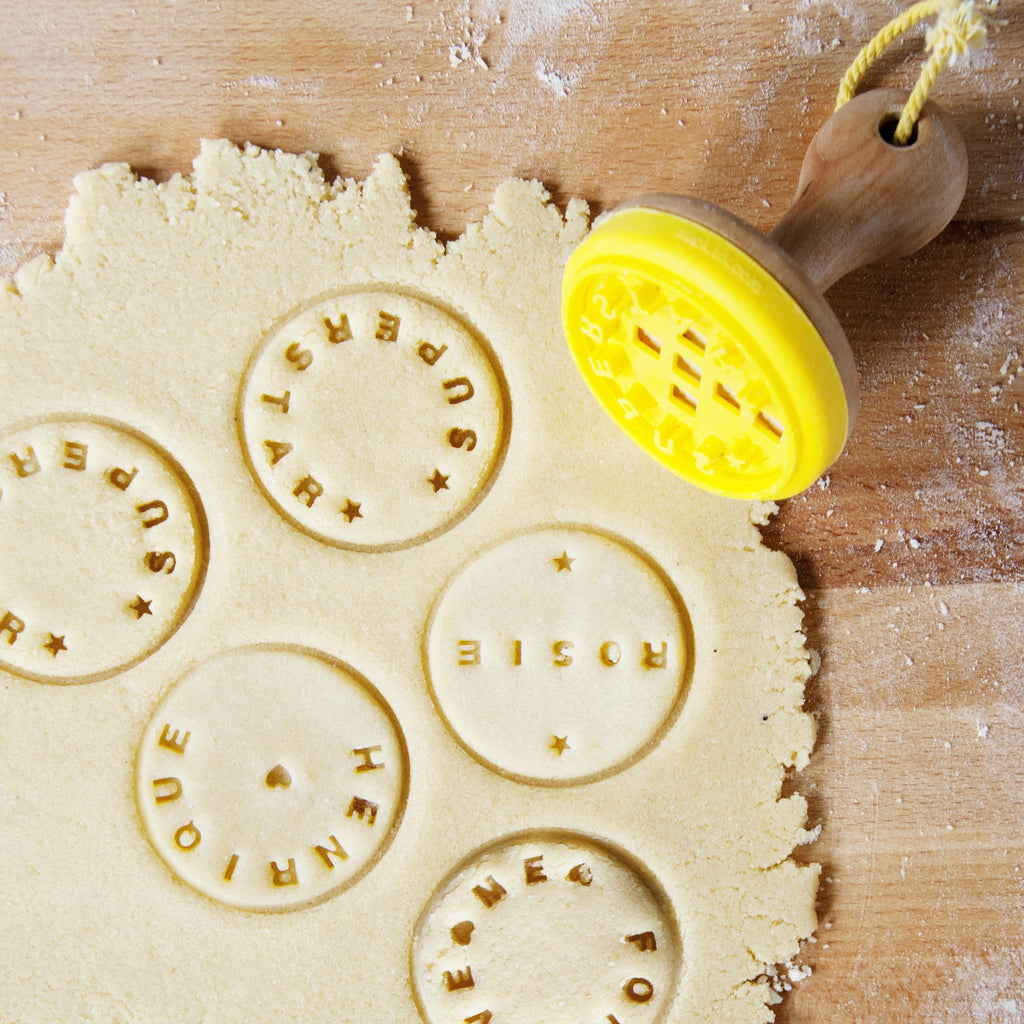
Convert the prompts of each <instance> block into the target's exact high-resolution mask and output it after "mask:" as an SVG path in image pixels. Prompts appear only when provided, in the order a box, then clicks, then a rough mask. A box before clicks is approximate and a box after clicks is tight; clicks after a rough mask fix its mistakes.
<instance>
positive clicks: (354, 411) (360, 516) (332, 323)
mask: <svg viewBox="0 0 1024 1024" xmlns="http://www.w3.org/2000/svg"><path fill="white" fill-rule="evenodd" d="M508 408H509V400H508V395H507V391H506V388H505V383H504V380H503V378H502V376H501V373H500V371H499V369H498V367H497V364H496V363H495V362H494V360H493V358H492V356H491V355H490V353H489V351H488V350H487V348H486V346H485V344H484V342H483V340H482V339H481V338H480V337H479V336H478V335H477V334H476V333H475V332H474V331H473V329H472V328H471V327H470V326H469V325H468V324H467V323H465V322H464V321H463V320H462V319H461V318H460V317H458V316H457V315H456V314H455V313H453V312H451V311H449V310H447V309H444V308H442V307H441V306H439V305H438V304H436V303H435V302H433V301H428V300H427V299H425V298H422V297H418V296H414V295H411V294H409V293H406V292H403V291H399V290H397V289H382V288H367V289H364V290H356V291H346V292H343V293H341V294H337V295H332V296H325V297H321V298H319V299H317V300H315V301H313V302H311V303H308V304H306V305H304V306H302V307H300V308H299V309H298V310H296V311H294V312H293V313H292V314H290V315H289V316H288V317H286V318H285V319H284V320H283V321H282V322H280V323H279V324H278V325H277V326H276V327H275V328H274V329H273V330H271V331H270V333H269V334H268V335H267V337H266V339H265V340H264V342H263V343H262V345H261V346H260V347H259V349H258V350H257V351H256V353H255V355H254V357H253V359H252V361H251V363H250V365H249V369H248V372H247V374H246V378H245V381H244V384H243V387H242V394H241V410H240V411H241V415H240V422H241V434H242V445H243V449H244V451H245V455H246V458H247V460H248V462H249V466H250V468H251V470H252V473H253V475H254V477H255V478H256V480H257V482H258V483H259V485H260V487H261V488H262V490H263V492H264V493H265V494H266V495H267V497H268V498H269V499H270V501H271V503H272V504H273V505H274V507H275V508H276V509H277V510H278V512H280V514H281V515H282V516H284V517H285V519H287V520H288V521H290V522H291V523H293V524H294V525H296V526H298V527H299V528H300V529H302V530H305V531H306V532H307V533H310V534H312V535H313V536H315V537H317V538H319V539H320V540H323V541H326V542H327V543H328V544H333V545H336V546H338V547H344V548H353V549H356V550H374V551H384V550H391V549H394V548H401V547H407V546H409V545H411V544H416V543H419V542H421V541H424V540H427V539H429V538H431V537H434V536H436V535H437V534H439V533H442V532H444V531H445V530H447V529H449V528H450V527H451V526H453V525H454V524H455V523H456V522H458V521H459V520H460V519H461V518H462V517H463V516H465V515H466V514H467V513H468V512H469V511H470V510H471V509H472V508H473V507H474V506H475V505H476V504H477V502H479V501H480V499H481V498H482V497H483V495H484V493H485V492H486V490H487V488H488V486H489V485H490V482H491V480H492V478H493V475H494V473H495V472H496V471H497V469H498V467H499V465H500V463H501V460H502V458H503V456H504V452H505V447H506V441H507V435H508V426H509V411H508Z"/></svg>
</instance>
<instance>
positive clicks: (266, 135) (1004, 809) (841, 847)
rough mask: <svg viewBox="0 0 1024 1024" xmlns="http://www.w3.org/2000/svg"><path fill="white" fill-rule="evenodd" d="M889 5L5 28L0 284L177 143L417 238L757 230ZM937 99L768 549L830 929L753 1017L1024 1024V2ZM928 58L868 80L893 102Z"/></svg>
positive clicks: (72, 9) (847, 294)
mask: <svg viewBox="0 0 1024 1024" xmlns="http://www.w3.org/2000/svg"><path fill="white" fill-rule="evenodd" d="M898 9H899V5H897V4H895V3H892V2H888V0H885V2H883V0H868V2H864V3H860V4H855V3H852V2H848V0H831V2H829V0H778V2H776V0H773V2H771V3H769V2H767V0H752V2H750V3H740V2H738V0H708V2H706V3H704V4H700V5H697V4H693V5H690V4H684V3H679V4H674V5H669V4H662V5H652V6H651V7H650V8H649V9H645V8H644V6H643V5H638V4H633V3H627V2H624V0H623V2H619V3H614V2H607V0H507V2H504V0H439V2H426V0H413V2H412V3H410V4H405V3H385V4H378V3H371V2H368V0H360V2H344V0H339V2H336V3H332V4H328V3H325V2H319V3H318V2H314V0H289V2H283V0H273V2H268V3H263V4H260V5H258V6H257V5H254V4H245V3H243V2H241V0H235V2H227V0H224V2H222V3H208V2H204V0H179V2H175V3H166V2H156V0H138V2H136V3H134V4H128V3H114V2H112V0H90V2H85V0H65V2H62V3H59V4H40V5H28V4H23V3H15V2H13V0H0V126H2V136H0V138H2V145H0V276H9V275H10V274H11V273H13V271H14V270H15V269H16V268H17V267H18V266H19V265H20V264H21V263H22V262H23V261H25V260H26V259H28V258H30V257H31V256H33V255H35V254H37V253H39V252H50V253H53V252H54V251H55V250H56V249H57V248H58V247H59V245H60V242H61V239H62V224H61V217H62V214H63V210H64V207H65V204H66V201H67V197H68V194H69V191H70V189H71V179H72V177H73V175H74V174H75V173H76V172H77V171H79V170H82V169H84V168H89V167H94V166H96V165H98V164H100V163H102V162H104V161H108V160H124V161H127V162H129V163H130V164H131V165H132V166H133V167H135V168H136V169H137V170H138V171H139V172H141V173H143V174H145V175H147V176H151V177H155V178H157V179H163V178H166V177H168V176H169V175H171V174H173V173H175V172H179V171H187V170H188V168H189V166H190V163H191V160H192V158H193V156H194V155H195V153H196V152H197V149H198V140H199V139H200V138H201V137H204V136H207V137H219V136H226V137H228V138H231V139H233V140H235V141H236V142H244V141H252V142H255V143H258V144H260V145H262V146H268V147H280V148H283V149H287V150H292V151H305V150H313V151H318V152H320V153H321V154H323V155H322V158H321V162H322V164H323V166H324V167H325V169H326V170H327V171H328V173H329V174H332V175H333V174H341V175H344V176H351V177H363V176H365V174H366V173H367V172H368V171H369V169H370V167H371V166H372V162H373V159H374V157H375V156H376V155H377V154H378V153H379V152H382V151H386V150H388V151H393V152H396V153H399V154H401V158H402V163H403V166H404V168H405V170H406V171H407V172H408V174H409V175H410V177H411V181H412V190H413V196H414V205H415V206H416V208H417V210H418V212H419V216H420V221H421V223H424V224H425V225H427V226H428V227H431V228H433V229H434V230H435V231H437V232H438V234H440V235H441V236H443V237H453V236H455V235H457V234H458V233H460V232H461V230H462V228H463V227H464V225H465V224H466V223H467V222H468V221H474V220H477V219H479V217H480V216H481V215H482V213H483V212H484V211H485V209H486V207H487V204H488V202H489V200H490V197H491V195H492V192H493V189H494V187H495V186H496V185H497V184H498V183H499V182H500V181H501V180H503V179H504V178H506V177H508V176H510V175H520V176H525V177H535V178H539V179H540V180H542V181H543V182H544V183H545V184H546V185H547V186H548V188H549V189H550V190H551V192H552V194H553V195H554V197H555V199H556V200H557V201H558V202H559V203H564V202H565V201H566V200H567V199H568V198H569V197H570V196H582V197H584V198H586V199H587V200H588V201H590V203H591V206H592V209H593V210H594V212H599V211H601V210H605V209H608V208H610V207H611V206H614V205H615V204H616V203H618V202H620V201H622V200H624V199H627V198H629V197H631V196H633V195H636V194H638V193H644V192H651V191H682V192H688V193H692V194H697V195H700V196H702V197H704V198H706V199H709V200H711V201H713V202H716V203H718V204H720V205H723V206H726V207H728V208H729V209H731V210H733V211H734V212H736V213H737V214H739V215H740V216H742V217H744V218H745V219H747V220H748V221H750V222H752V223H754V224H756V225H757V226H759V227H762V228H768V227H770V226H771V225H772V224H774V223H775V222H776V221H777V220H778V218H779V217H780V216H781V214H782V212H783V210H784V209H785V208H786V206H787V205H788V202H789V200H790V198H791V194H792V191H793V189H794V186H795V182H796V179H797V174H798V170H799V164H800V160H801V158H802V154H803V151H804V148H805V147H806V145H807V143H808V141H809V140H810V138H811V136H812V135H813V133H814V131H815V130H816V128H817V127H818V125H819V124H820V123H821V122H822V121H823V120H824V119H825V118H826V117H827V116H828V114H829V112H830V110H831V106H832V103H833V101H834V95H835V91H836V87H837V85H838V82H839V80H840V78H841V76H842V74H843V72H844V70H845V68H846V66H847V65H848V64H849V62H850V61H851V60H852V59H853V57H854V56H855V55H856V52H857V50H858V49H859V47H860V46H861V45H862V44H863V43H864V42H865V41H867V39H868V38H870V36H871V35H872V34H873V33H874V31H875V30H877V29H878V28H879V27H881V25H882V24H884V23H885V22H886V21H887V20H888V19H889V18H890V17H892V16H893V14H894V13H895V12H896V11H897V10H898ZM1000 17H1001V18H1003V19H1005V20H1006V22H1007V24H1006V25H1005V26H1004V27H1003V28H1002V29H1001V31H999V32H998V34H996V35H995V36H994V37H993V38H992V39H991V40H990V44H989V47H988V50H987V52H986V53H985V54H984V55H983V56H982V57H981V58H980V59H978V60H976V62H975V64H974V66H973V67H970V68H968V69H966V70H963V69H961V68H959V67H958V68H955V69H952V70H951V71H949V72H947V73H946V74H945V75H944V76H943V77H942V78H941V79H940V80H939V84H938V86H937V89H936V93H935V96H936V98H937V99H938V100H939V101H940V102H941V103H942V104H943V105H944V106H946V107H947V108H948V109H949V110H950V111H951V112H952V113H953V114H954V115H955V117H956V120H957V121H958V123H959V124H960V126H961V128H962V131H963V133H964V136H965V138H966V140H967V145H968V150H969V153H970V159H971V173H970V181H969V187H968V194H967V198H966V200H965V202H964V204H963V207H962V208H961V212H960V214H959V216H958V219H957V221H956V222H955V223H954V224H953V225H952V226H951V227H950V228H949V229H948V230H947V231H946V232H945V233H944V234H943V235H942V236H941V237H940V238H939V239H938V240H937V241H936V242H935V243H933V244H932V245H930V246H929V247H928V248H927V249H925V250H923V251H922V252H921V253H919V254H918V255H916V256H913V257H911V258H908V259H906V260H904V261H901V262H899V263H892V264H883V265H879V266H875V267H871V268H867V269H864V270H862V271H859V272H857V273H855V274H853V275H851V276H850V277H848V278H847V279H845V280H844V281H842V282H840V283H839V284H838V285H837V286H836V287H835V288H833V289H832V291H831V293H830V299H831V301H832V304H833V306H834V308H835V310H836V312H837V314H838V316H839V319H840V321H841V322H842V323H843V325H844V327H845V329H846V331H847V334H848V336H849V338H850V340H851V342H852V343H853V345H854V347H855V350H856V352H857V357H858V365H859V370H860V374H861V387H862V398H863V405H862V414H861V417H860V420H859V422H858V424H857V427H856V430H855V432H854V434H853V436H852V438H851V441H850V444H849V446H848V449H847V452H846V453H845V454H844V455H843V457H842V458H841V459H840V460H839V462H838V463H836V465H835V466H834V467H833V468H832V470H831V471H830V473H829V474H828V475H827V476H826V477H825V478H824V479H823V480H822V481H821V482H820V483H819V484H818V485H816V486H814V487H812V488H811V489H810V490H809V491H808V492H807V493H805V494H803V495H801V496H799V497H797V498H793V499H791V500H789V501H788V502H786V503H785V504H784V506H783V507H782V509H781V511H780V512H779V514H778V516H777V517H776V518H775V520H774V521H773V522H772V524H771V525H770V526H769V527H768V529H767V530H766V537H767V540H768V542H769V543H770V544H771V545H773V546H776V547H779V548H781V549H782V550H784V551H785V552H786V553H787V554H789V555H790V557H792V558H793V560H794V561H795V563H796V565H797V568H798V572H799V575H800V580H801V583H802V585H803V587H804V589H805V592H806V595H807V600H806V604H805V609H806V624H807V633H808V637H809V642H810V644H811V645H812V646H813V647H814V648H815V649H816V650H817V651H818V652H819V653H820V656H821V669H820V671H819V673H818V674H817V676H816V677H815V679H814V680H813V681H812V683H811V684H810V687H809V692H808V704H809V707H810V708H811V709H813V710H814V712H815V713H816V714H817V715H818V718H819V726H820V734H819V741H818V747H817V751H816V753H815V756H814V758H813V760H812V763H811V766H810V768H809V769H808V770H807V771H805V772H804V773H803V774H802V776H801V777H800V778H798V779H796V780H794V782H793V786H794V787H795V788H796V789H797V790H799V791H800V792H803V793H804V794H805V795H806V796H807V797H808V799H809V801H810V807H811V821H810V823H811V825H815V824H820V825H821V827H822V828H821V835H820V839H819V840H818V842H817V843H815V844H814V845H813V846H810V847H807V848H804V849H801V850H800V851H799V855H800V856H801V857H802V858H804V859H808V860H816V861H819V862H820V863H822V864H823V867H824V870H823V881H822V885H821V891H820V897H819V914H820V919H821V927H820V929H819V931H818V933H817V936H816V938H815V941H814V942H813V943H810V944H808V945H807V947H806V949H805V951H804V955H803V958H802V962H803V964H804V965H806V966H807V967H809V968H811V969H812V972H813V973H812V974H811V975H810V976H809V977H806V978H804V979H803V980H800V981H799V982H798V983H796V984H795V985H794V991H793V992H792V993H789V994H788V995H787V996H786V998H785V1000H784V1001H783V1003H782V1005H781V1007H780V1008H779V1010H778V1017H777V1019H778V1020H780V1021H786V1022H796V1021H807V1022H810V1021H825V1020H845V1021H865V1022H867V1021H877V1022H883V1021H885V1022H895V1021H900V1022H903V1021H909V1020H921V1021H929V1022H937V1024H942V1022H946V1021H949V1022H953V1021H956V1022H972V1024H973V1022H990V1024H1003V1022H1010V1021H1018V1020H1022V1019H1024V767H1022V765H1024V413H1022V405H1024V375H1022V367H1024V360H1022V355H1021V353H1022V351H1024V302H1022V294H1021V290H1022V285H1021V281H1022V280H1024V273H1022V272H1024V231H1022V218H1024V103H1022V100H1024V86H1022V85H1021V78H1022V77H1024V3H1022V2H1021V0H1004V2H1003V3H1002V4H1001V5H1000ZM921 48H922V34H921V33H920V32H918V33H916V34H913V35H912V36H911V37H908V39H907V40H905V41H903V42H900V43H898V44H897V45H896V46H895V47H894V48H893V50H892V51H891V52H890V53H889V54H887V55H886V57H885V58H884V59H883V60H882V61H881V62H880V64H879V65H878V66H877V67H876V68H875V69H873V70H872V71H871V72H870V73H869V75H868V82H867V84H868V86H870V85H872V84H878V85H881V84H884V85H890V86H897V87H907V88H909V86H910V85H911V83H912V82H913V80H914V78H915V76H916V74H917V70H918V67H919V66H920V62H921Z"/></svg>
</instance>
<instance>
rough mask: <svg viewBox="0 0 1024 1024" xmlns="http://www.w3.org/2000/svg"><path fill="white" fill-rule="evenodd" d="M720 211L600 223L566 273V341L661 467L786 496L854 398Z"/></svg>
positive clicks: (828, 443) (818, 334)
mask: <svg viewBox="0 0 1024 1024" xmlns="http://www.w3.org/2000/svg"><path fill="white" fill-rule="evenodd" d="M715 215H717V218H716V216H715ZM726 217H727V215H725V214H723V213H722V211H718V210H715V209H714V208H713V207H708V206H707V205H706V204H702V203H698V202H696V201H693V202H691V203H689V204H688V205H687V206H686V207H684V206H683V205H682V203H681V201H677V207H676V209H675V210H671V211H670V210H669V209H665V208H656V207H654V206H642V205H641V206H631V207H626V208H621V209H619V210H616V211H615V212H613V213H612V214H611V215H609V216H608V217H607V218H605V219H604V220H603V221H602V222H600V223H599V224H598V225H597V226H596V227H595V228H594V230H593V231H592V232H591V234H590V235H589V236H588V237H587V239H585V240H584V242H583V243H582V244H581V245H580V246H579V247H578V248H577V250H576V251H575V252H574V253H573V256H572V258H571V259H570V261H569V265H568V267H567V269H566V273H565V278H564V282H563V317H564V327H565V333H566V338H567V339H568V341H569V345H570V348H571V349H572V353H573V356H574V358H575V360H576V363H577V366H578V367H579V369H580V372H581V373H582V374H583V377H584V379H585V380H586V381H587V384H588V385H589V386H590V388H591V390H592V391H593V392H594V394H595V395H596V396H597V398H598V399H599V401H600V402H601V404H602V405H603V406H604V408H605V409H606V410H607V411H608V413H609V414H610V415H611V416H612V418H613V419H614V420H615V422H616V423H617V424H618V425H619V426H620V427H621V428H622V429H623V430H624V431H625V432H626V433H627V434H628V435H629V436H630V437H632V438H633V440H634V441H636V442H637V443H639V444H640V445H641V446H642V447H643V448H644V449H646V451H648V452H649V453H650V454H651V455H653V456H654V457H655V458H656V459H658V460H659V461H660V462H662V463H663V464H664V465H666V466H668V467H669V468H670V469H672V470H673V471H675V472H676V473H678V474H679V475H680V476H683V477H685V478H686V479H688V480H690V481H691V482H693V483H695V484H698V485H699V486H701V487H704V488H705V489H707V490H711V491H715V492H717V493H719V494H725V495H728V496H730V497H736V498H783V497H788V496H789V495H791V494H795V493H797V492H798V491H801V490H803V489H804V488H805V487H807V486H808V485H809V484H811V483H812V482H813V481H814V480H815V479H816V478H817V477H818V476H819V475H820V474H821V473H822V471H823V470H824V469H825V468H826V467H827V466H828V465H829V464H830V463H831V462H832V461H833V460H834V459H835V458H836V456H837V455H838V454H839V452H840V451H841V450H842V447H843V444H844V443H845V441H846V436H847V432H848V429H849V425H850V421H851V419H852V416H851V411H850V402H849V401H848V400H847V394H846V389H845V388H844V385H843V380H842V377H841V375H840V373H839V370H838V369H837V367H836V362H835V360H834V359H833V357H832V355H831V353H830V350H829V346H828V345H827V344H826V342H825V340H824V338H823V337H822V331H821V330H820V329H819V328H818V327H817V326H816V325H815V323H814V322H813V321H812V320H811V318H810V317H809V316H808V314H807V313H806V312H805V311H804V309H803V308H802V307H801V305H800V304H799V303H798V302H797V301H796V299H795V298H793V296H792V295H791V294H790V292H789V291H788V290H787V289H786V288H785V287H784V286H783V285H782V284H780V282H779V281H778V279H777V278H776V277H775V276H774V275H773V274H772V273H770V272H769V271H768V270H767V269H766V268H765V267H764V266H763V265H762V264H761V263H760V262H758V260H756V259H754V258H753V257H752V256H751V255H750V254H749V252H748V251H747V249H746V248H745V247H744V246H743V245H741V244H739V242H738V241H734V240H733V239H731V238H729V237H727V236H726V235H725V234H723V233H722V231H721V230H720V229H721V227H723V226H725V223H726ZM698 218H699V219H698ZM715 219H720V220H721V221H722V224H717V225H713V224H712V223H709V222H711V221H714V220H715ZM729 220H730V221H731V218H730V219H729ZM737 225H738V222H735V221H732V222H731V223H729V224H728V226H729V227H730V228H732V229H733V230H732V232H731V233H732V234H734V235H736V234H740V233H741V232H742V229H743V225H738V227H737ZM748 230H749V232H750V234H751V235H756V234H757V233H756V232H754V231H753V229H748ZM744 241H747V240H746V239H744ZM757 241H760V242H761V243H763V245H764V246H765V247H767V245H768V244H769V243H767V240H766V239H764V237H763V236H760V237H759V239H756V240H755V243H754V244H755V245H756V243H757ZM833 319H834V318H833ZM827 329H829V330H830V333H836V332H839V328H838V325H837V324H836V325H834V327H833V325H831V324H829V325H828V328H827ZM839 333H840V334H841V332H839Z"/></svg>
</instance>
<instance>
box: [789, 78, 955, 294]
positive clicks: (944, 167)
mask: <svg viewBox="0 0 1024 1024" xmlns="http://www.w3.org/2000/svg"><path fill="white" fill-rule="evenodd" d="M905 102H906V94H904V93H901V92H898V91H896V90H892V89H876V90H872V91H870V92H866V93H862V94H861V95H859V96H855V97H854V98H853V99H852V100H850V102H849V103H847V104H846V105H845V106H843V107H840V108H839V110H837V111H836V112H835V113H834V114H833V115H832V116H831V117H830V118H829V119H828V120H827V121H826V122H825V124H824V125H822V127H821V129H820V130H819V131H818V134H817V135H815V136H814V138H813V139H812V140H811V144H810V146H809V147H808V149H807V153H806V155H805V156H804V162H803V166H802V167H801V169H800V181H799V182H798V184H797V190H796V198H795V199H794V200H793V205H792V206H790V208H789V209H788V210H787V211H786V214H785V216H784V217H783V218H782V220H781V221H780V222H779V223H778V224H777V225H776V227H775V228H774V230H773V231H772V232H771V233H770V235H769V237H770V238H771V239H772V241H773V242H775V243H776V244H777V245H778V246H780V247H781V248H782V249H784V250H785V251H786V252H787V253H788V254H789V255H790V256H792V257H793V259H795V260H796V261H797V263H798V264H799V265H800V267H801V269H802V270H803V271H804V273H805V274H806V275H807V276H808V277H809V278H810V279H811V280H812V281H813V282H814V284H815V285H817V286H818V288H820V289H821V290H822V291H825V290H826V289H827V288H829V287H830V286H831V285H832V284H834V283H835V282H836V281H838V280H839V278H841V277H842V276H843V275H844V274H847V273H849V272H850V271H851V270H855V269H856V268H857V267H862V266H864V265H865V264H867V263H873V262H874V261H875V260H881V259H887V258H891V257H897V256H906V255H907V254H908V253H911V252H914V250H915V249H919V248H920V247H921V246H922V245H925V244H926V243H927V242H930V241H931V240H932V239H933V238H934V237H935V236H936V235H937V234H938V233H939V232H940V231H941V230H942V229H943V228H944V227H945V226H946V225H947V224H948V223H949V222H950V221H951V220H952V219H953V215H954V214H955V213H956V211H957V208H958V207H959V206H960V202H961V200H962V199H963V197H964V191H965V190H966V188H967V148H966V147H965V146H964V141H963V138H962V137H961V135H960V132H959V130H958V129H957V127H956V125H955V124H954V123H953V120H952V118H951V117H950V116H949V115H948V114H947V113H946V112H945V111H944V110H942V108H941V107H939V106H936V104H934V103H931V102H928V103H926V104H925V106H924V110H923V111H922V113H921V117H920V120H919V121H918V123H917V128H916V134H915V136H914V138H913V139H912V140H911V142H910V143H908V144H907V145H905V146H897V145H893V144H892V143H889V142H887V141H886V140H885V138H884V136H883V130H884V127H885V126H886V125H887V124H890V125H892V126H894V125H895V120H896V119H898V117H899V115H900V111H902V109H903V105H904V103H905Z"/></svg>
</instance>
